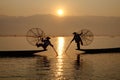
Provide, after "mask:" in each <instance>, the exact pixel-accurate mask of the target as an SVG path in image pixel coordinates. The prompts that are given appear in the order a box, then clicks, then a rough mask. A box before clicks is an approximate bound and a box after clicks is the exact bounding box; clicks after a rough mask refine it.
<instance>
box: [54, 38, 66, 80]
mask: <svg viewBox="0 0 120 80" xmlns="http://www.w3.org/2000/svg"><path fill="white" fill-rule="evenodd" d="M57 41H58V42H57V52H58V57H57V64H56V77H57V79H58V80H59V79H62V78H63V76H62V75H63V52H64V44H65V39H64V37H58V39H57Z"/></svg>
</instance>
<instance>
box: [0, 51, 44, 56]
mask: <svg viewBox="0 0 120 80" xmlns="http://www.w3.org/2000/svg"><path fill="white" fill-rule="evenodd" d="M43 51H45V50H15V51H0V57H3V56H6V57H7V56H15V57H19V56H23V57H27V56H33V54H34V53H37V52H43Z"/></svg>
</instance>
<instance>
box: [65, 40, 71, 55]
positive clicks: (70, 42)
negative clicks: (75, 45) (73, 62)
mask: <svg viewBox="0 0 120 80" xmlns="http://www.w3.org/2000/svg"><path fill="white" fill-rule="evenodd" d="M71 43H72V41H70V43H69V44H68V46H67V48H66V50H65V53H66V51H67V50H68V48H69V47H70V45H71Z"/></svg>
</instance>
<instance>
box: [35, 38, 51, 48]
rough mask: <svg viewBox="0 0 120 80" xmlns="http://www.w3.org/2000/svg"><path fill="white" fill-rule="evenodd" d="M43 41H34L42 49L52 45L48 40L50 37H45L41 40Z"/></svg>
mask: <svg viewBox="0 0 120 80" xmlns="http://www.w3.org/2000/svg"><path fill="white" fill-rule="evenodd" d="M41 41H42V42H43V43H36V46H37V47H42V48H43V49H44V50H47V47H48V46H49V45H50V46H51V47H53V45H52V44H51V42H50V37H46V38H45V39H42V40H41Z"/></svg>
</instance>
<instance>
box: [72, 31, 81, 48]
mask: <svg viewBox="0 0 120 80" xmlns="http://www.w3.org/2000/svg"><path fill="white" fill-rule="evenodd" d="M81 34H82V32H81V33H80V34H78V33H77V32H73V35H74V37H73V39H72V40H71V42H72V41H74V40H75V43H76V44H77V49H76V50H80V43H81V45H83V42H82V39H81V37H80V36H81Z"/></svg>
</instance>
